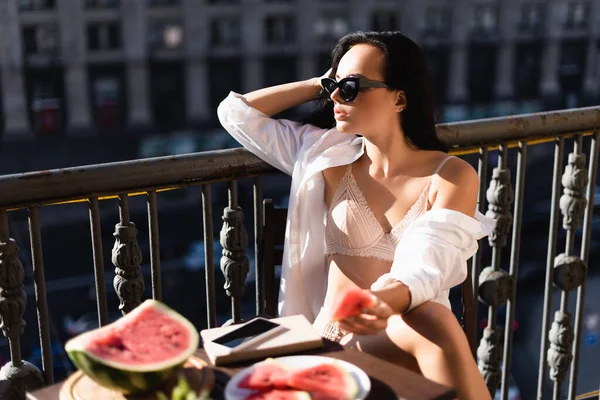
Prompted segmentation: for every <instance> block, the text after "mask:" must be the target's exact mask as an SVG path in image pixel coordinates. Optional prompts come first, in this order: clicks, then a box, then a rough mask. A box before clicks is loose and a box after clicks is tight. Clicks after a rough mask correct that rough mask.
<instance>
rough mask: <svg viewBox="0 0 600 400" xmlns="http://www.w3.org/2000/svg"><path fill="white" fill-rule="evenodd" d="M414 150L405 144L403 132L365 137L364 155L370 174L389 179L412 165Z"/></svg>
mask: <svg viewBox="0 0 600 400" xmlns="http://www.w3.org/2000/svg"><path fill="white" fill-rule="evenodd" d="M415 151H418V150H415V149H413V148H411V147H409V145H408V144H407V143H406V139H405V137H404V132H403V131H402V129H400V131H399V132H394V133H386V134H382V135H376V136H373V137H371V136H369V137H367V136H365V153H366V156H367V158H368V160H369V163H370V165H369V170H370V171H371V174H374V175H379V176H383V177H390V176H394V175H396V174H397V172H398V171H402V170H404V169H406V168H407V167H408V166H409V165H410V164H411V163H412V155H414V153H415Z"/></svg>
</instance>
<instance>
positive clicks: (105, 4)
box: [85, 0, 119, 8]
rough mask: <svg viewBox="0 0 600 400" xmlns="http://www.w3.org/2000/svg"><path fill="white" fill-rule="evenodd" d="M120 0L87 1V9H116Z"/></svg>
mask: <svg viewBox="0 0 600 400" xmlns="http://www.w3.org/2000/svg"><path fill="white" fill-rule="evenodd" d="M118 6H119V0H85V7H86V8H116V7H118Z"/></svg>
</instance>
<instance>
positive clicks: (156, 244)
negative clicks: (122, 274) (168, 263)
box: [147, 190, 162, 301]
mask: <svg viewBox="0 0 600 400" xmlns="http://www.w3.org/2000/svg"><path fill="white" fill-rule="evenodd" d="M147 203H148V232H149V236H150V237H149V240H150V265H151V268H152V298H153V299H156V300H159V301H162V278H161V274H160V240H159V236H158V209H157V205H156V192H155V191H154V190H151V191H150V192H148V197H147Z"/></svg>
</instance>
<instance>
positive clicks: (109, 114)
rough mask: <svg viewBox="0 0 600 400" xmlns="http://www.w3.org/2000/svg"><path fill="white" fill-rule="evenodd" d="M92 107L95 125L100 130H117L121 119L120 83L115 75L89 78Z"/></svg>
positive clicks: (96, 75)
mask: <svg viewBox="0 0 600 400" xmlns="http://www.w3.org/2000/svg"><path fill="white" fill-rule="evenodd" d="M91 86H92V93H91V95H92V105H93V112H94V117H95V119H96V124H97V126H98V127H100V128H101V129H106V130H111V129H117V128H118V127H119V126H120V124H121V120H122V118H123V115H122V114H123V113H122V92H123V88H122V81H121V79H120V76H119V75H117V74H99V73H98V74H96V73H93V75H92V77H91Z"/></svg>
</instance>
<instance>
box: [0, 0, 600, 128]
mask: <svg viewBox="0 0 600 400" xmlns="http://www.w3.org/2000/svg"><path fill="white" fill-rule="evenodd" d="M398 29H399V30H402V31H404V32H405V33H406V34H407V35H409V36H410V37H411V38H413V39H414V40H416V41H417V43H419V44H420V45H421V46H422V48H423V50H424V52H425V54H426V57H427V59H428V63H429V67H430V70H431V75H432V79H433V82H434V91H435V95H436V103H437V105H438V111H439V114H440V115H442V118H441V120H446V121H448V120H461V119H471V118H478V117H489V116H495V115H506V114H512V113H520V112H528V111H540V110H547V109H557V108H570V107H578V106H584V105H588V104H594V103H597V102H598V99H599V94H600V56H599V54H600V0H583V1H568V0H560V1H559V0H548V1H543V0H469V1H467V0H321V1H317V0H120V1H119V0H0V93H1V96H0V132H2V137H3V139H2V140H11V139H19V138H35V137H39V136H48V137H51V136H52V135H65V136H67V137H68V136H77V135H82V134H88V135H89V134H90V133H91V134H94V135H101V134H102V132H104V131H106V132H120V133H127V132H138V131H139V132H160V131H170V130H177V129H187V128H197V127H215V126H217V121H216V113H215V110H216V107H217V105H218V103H219V101H220V100H221V99H222V98H223V97H224V96H226V94H227V93H228V91H229V90H234V91H240V92H245V91H249V90H252V89H256V88H259V87H262V86H266V85H272V84H277V83H282V82H286V81H292V80H297V79H304V78H308V77H312V76H318V75H321V74H322V73H323V72H324V71H325V70H326V69H327V68H328V66H327V64H328V59H329V51H330V48H331V45H332V43H334V42H335V40H336V39H337V38H339V37H341V36H342V35H344V34H345V33H347V32H350V31H354V30H398Z"/></svg>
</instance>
